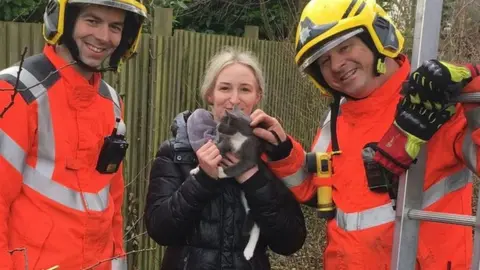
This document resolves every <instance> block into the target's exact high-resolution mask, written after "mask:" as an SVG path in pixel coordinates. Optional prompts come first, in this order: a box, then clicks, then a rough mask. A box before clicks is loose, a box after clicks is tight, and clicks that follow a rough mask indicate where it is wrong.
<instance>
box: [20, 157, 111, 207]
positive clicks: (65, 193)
mask: <svg viewBox="0 0 480 270" xmlns="http://www.w3.org/2000/svg"><path fill="white" fill-rule="evenodd" d="M23 183H24V184H25V185H26V186H28V187H30V188H31V189H33V190H35V191H36V192H38V193H40V194H42V195H43V196H45V197H47V198H49V199H51V200H53V201H55V202H57V203H59V204H62V205H64V206H66V207H69V208H72V209H75V210H78V211H85V206H84V205H83V201H82V194H81V193H80V192H78V191H75V190H73V189H70V188H68V187H66V186H63V185H61V184H59V183H57V182H56V181H54V180H52V179H50V178H48V177H46V176H44V175H43V174H42V173H40V172H39V171H37V170H35V169H34V168H32V167H30V166H28V165H27V166H26V167H25V170H24V174H23ZM109 189H110V185H107V186H106V187H105V188H103V189H102V190H100V192H98V193H88V192H84V193H83V196H84V198H85V203H86V204H87V207H88V209H89V210H93V211H103V210H105V209H106V208H107V207H108V191H109Z"/></svg>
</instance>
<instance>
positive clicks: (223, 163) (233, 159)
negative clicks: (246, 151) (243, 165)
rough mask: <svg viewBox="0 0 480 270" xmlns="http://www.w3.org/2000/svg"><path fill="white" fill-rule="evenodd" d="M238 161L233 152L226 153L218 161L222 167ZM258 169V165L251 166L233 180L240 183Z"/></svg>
mask: <svg viewBox="0 0 480 270" xmlns="http://www.w3.org/2000/svg"><path fill="white" fill-rule="evenodd" d="M238 162H240V159H238V158H237V157H236V156H235V155H234V154H233V153H230V152H229V153H226V154H225V158H223V159H222V161H221V162H220V164H221V166H222V167H223V169H225V168H228V167H230V166H233V165H235V164H237V163H238ZM257 171H258V166H257V165H255V166H254V167H253V168H251V169H248V170H247V171H245V172H243V173H242V174H241V175H239V176H237V177H236V178H235V180H237V182H238V183H240V184H242V183H243V182H245V181H247V180H248V179H250V177H252V175H254V174H255V173H256V172H257Z"/></svg>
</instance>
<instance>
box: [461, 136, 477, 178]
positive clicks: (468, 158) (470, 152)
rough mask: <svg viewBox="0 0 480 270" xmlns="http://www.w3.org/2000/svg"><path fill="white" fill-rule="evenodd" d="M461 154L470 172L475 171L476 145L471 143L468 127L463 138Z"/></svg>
mask: <svg viewBox="0 0 480 270" xmlns="http://www.w3.org/2000/svg"><path fill="white" fill-rule="evenodd" d="M462 155H463V159H464V160H465V163H466V165H467V167H468V168H469V169H470V170H471V171H472V172H475V173H476V172H477V171H478V168H477V146H476V145H475V144H474V143H473V140H472V132H471V130H470V128H468V129H467V133H466V134H465V137H464V138H463V143H462Z"/></svg>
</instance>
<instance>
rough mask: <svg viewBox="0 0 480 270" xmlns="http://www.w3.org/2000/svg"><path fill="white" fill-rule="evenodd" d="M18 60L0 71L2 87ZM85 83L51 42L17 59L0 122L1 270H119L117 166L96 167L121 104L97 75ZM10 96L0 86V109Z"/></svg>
mask: <svg viewBox="0 0 480 270" xmlns="http://www.w3.org/2000/svg"><path fill="white" fill-rule="evenodd" d="M19 64H20V63H18V64H16V65H14V66H12V67H9V68H7V69H4V70H2V71H0V89H12V86H14V85H15V84H16V81H17V76H18V70H19V66H18V65H19ZM92 81H93V83H92V84H90V83H89V82H88V81H87V80H86V79H85V78H84V77H82V76H81V75H80V73H78V72H77V71H76V70H75V69H74V67H73V66H72V65H69V64H68V63H67V62H65V61H64V60H63V59H62V58H60V57H59V56H58V55H57V54H56V53H55V50H54V47H52V46H48V45H47V46H45V47H44V50H43V53H41V54H38V55H34V56H31V57H28V58H26V59H25V61H24V62H23V65H22V69H21V71H20V75H19V81H18V85H17V86H18V89H19V92H18V93H17V94H16V95H15V97H14V100H13V106H11V107H10V108H9V109H8V111H7V112H6V113H5V115H4V116H3V118H0V187H1V188H0V269H1V270H11V269H15V270H16V269H27V268H26V267H25V262H26V261H28V269H48V268H51V267H54V266H56V265H58V266H59V269H72V270H73V269H75V270H79V269H85V268H88V267H90V266H93V265H97V264H98V265H97V266H96V267H95V268H94V269H99V270H100V269H101V270H106V269H126V260H125V256H124V254H125V253H124V249H123V229H122V223H123V221H122V215H121V206H122V201H123V190H124V185H123V176H122V168H121V167H120V169H119V170H118V171H117V172H116V173H114V174H100V173H99V172H97V171H96V169H95V168H96V163H97V159H98V157H99V153H100V150H101V148H102V146H103V142H104V138H105V137H107V136H109V135H110V134H111V133H112V130H113V129H114V126H115V119H116V118H121V119H123V117H122V114H123V105H122V104H123V103H122V101H121V99H120V97H119V96H118V95H117V93H116V92H115V91H114V89H113V88H111V87H110V86H109V85H108V84H107V83H105V82H104V81H103V80H102V79H101V75H100V73H98V74H97V73H96V74H94V76H93V79H92ZM25 89H28V90H25ZM12 93H13V91H0V111H3V108H5V107H6V106H8V104H9V103H10V101H11V97H12ZM122 123H123V120H122ZM25 251H26V252H25ZM24 255H26V256H27V258H24ZM113 257H115V258H116V259H114V260H109V259H110V258H113ZM103 261H105V262H103Z"/></svg>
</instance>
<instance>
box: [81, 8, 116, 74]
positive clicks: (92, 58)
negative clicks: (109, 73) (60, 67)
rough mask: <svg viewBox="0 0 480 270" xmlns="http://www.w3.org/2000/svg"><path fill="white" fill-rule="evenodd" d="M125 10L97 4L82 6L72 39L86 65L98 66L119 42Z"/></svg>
mask: <svg viewBox="0 0 480 270" xmlns="http://www.w3.org/2000/svg"><path fill="white" fill-rule="evenodd" d="M124 20H125V11H123V10H121V9H115V8H108V7H104V6H99V5H88V6H86V7H85V8H83V9H82V10H81V12H80V14H79V16H78V19H77V20H76V23H75V27H74V30H73V40H74V41H75V43H76V44H77V46H78V50H79V55H80V56H79V57H80V60H81V61H82V62H84V63H85V64H87V65H88V66H91V67H95V68H98V67H100V66H101V64H102V62H103V61H104V60H105V59H106V58H107V57H109V56H110V55H111V54H112V53H113V52H114V51H115V49H116V48H117V47H118V45H119V44H120V41H121V39H122V31H123V22H124Z"/></svg>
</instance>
